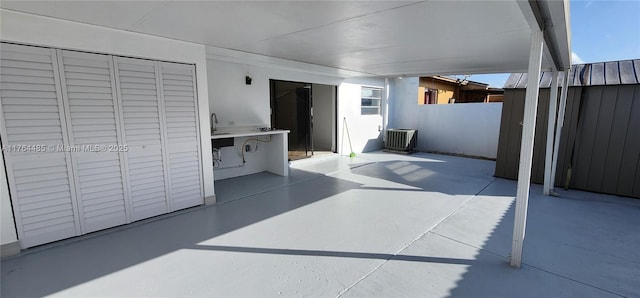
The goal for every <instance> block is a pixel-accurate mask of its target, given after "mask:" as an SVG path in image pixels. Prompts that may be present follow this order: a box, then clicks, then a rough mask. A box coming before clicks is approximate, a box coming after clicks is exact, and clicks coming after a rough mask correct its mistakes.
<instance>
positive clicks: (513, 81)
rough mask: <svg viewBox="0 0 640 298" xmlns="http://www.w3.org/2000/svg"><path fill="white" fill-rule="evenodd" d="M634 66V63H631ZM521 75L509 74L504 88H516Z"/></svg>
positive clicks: (517, 73)
mask: <svg viewBox="0 0 640 298" xmlns="http://www.w3.org/2000/svg"><path fill="white" fill-rule="evenodd" d="M631 67H632V68H633V65H631ZM520 77H522V73H519V72H516V73H512V74H511V75H509V78H507V80H506V81H505V82H504V88H515V86H516V85H518V81H520Z"/></svg>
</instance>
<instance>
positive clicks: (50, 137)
mask: <svg viewBox="0 0 640 298" xmlns="http://www.w3.org/2000/svg"><path fill="white" fill-rule="evenodd" d="M0 57H2V60H1V61H0V74H2V75H1V76H0V86H1V89H0V94H1V97H0V102H1V104H0V106H1V111H0V112H1V113H2V116H3V117H2V124H1V127H2V136H3V138H2V142H3V145H5V146H11V145H28V144H33V145H45V146H47V150H46V151H45V152H33V151H32V152H28V151H29V150H27V152H24V151H23V152H20V151H13V150H7V151H5V153H4V154H5V161H6V166H7V174H8V175H7V176H8V178H9V183H10V185H11V186H12V187H10V191H11V197H12V204H13V210H14V214H15V219H16V225H17V230H18V238H19V239H20V245H21V247H22V248H27V247H31V246H35V245H39V244H43V243H47V242H51V241H56V240H60V239H64V238H68V237H72V236H75V235H79V234H80V229H79V224H78V223H79V220H78V215H77V214H78V212H77V208H76V206H75V205H74V202H75V199H74V193H73V189H72V188H71V186H70V185H71V180H70V176H71V168H70V158H69V157H70V156H69V154H66V153H64V152H56V151H55V150H54V147H52V146H54V145H62V144H65V143H66V142H65V139H64V138H65V135H63V133H62V132H63V131H64V130H66V128H65V127H63V122H62V121H61V119H63V114H62V110H61V109H59V105H60V103H61V102H62V97H61V92H60V89H59V86H60V85H59V78H58V76H57V67H56V64H57V61H56V55H55V51H54V50H51V49H45V48H38V47H31V46H21V45H13V44H7V43H1V44H0Z"/></svg>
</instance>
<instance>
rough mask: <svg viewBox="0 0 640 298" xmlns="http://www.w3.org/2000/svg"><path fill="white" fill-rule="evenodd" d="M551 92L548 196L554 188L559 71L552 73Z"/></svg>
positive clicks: (546, 173) (546, 167)
mask: <svg viewBox="0 0 640 298" xmlns="http://www.w3.org/2000/svg"><path fill="white" fill-rule="evenodd" d="M550 91H551V94H550V96H549V120H548V122H547V149H546V154H545V159H544V187H543V191H542V192H543V193H544V195H545V196H548V195H549V193H550V192H551V190H552V189H553V184H554V183H553V181H552V180H551V170H552V169H551V168H552V166H551V165H552V159H553V148H554V147H553V140H554V139H555V138H554V132H555V131H556V130H555V128H556V110H557V108H558V71H556V70H554V71H553V72H552V73H551V90H550Z"/></svg>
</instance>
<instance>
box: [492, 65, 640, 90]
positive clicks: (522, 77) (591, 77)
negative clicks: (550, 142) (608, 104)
mask: <svg viewBox="0 0 640 298" xmlns="http://www.w3.org/2000/svg"><path fill="white" fill-rule="evenodd" d="M639 74H640V59H636V60H623V61H610V62H600V63H589V64H575V65H573V67H571V70H570V71H569V86H598V85H620V84H639V83H640V78H639ZM558 75H559V76H560V85H561V86H562V75H561V74H558ZM526 87H527V74H526V73H513V74H511V75H510V76H509V79H507V81H506V82H505V84H504V89H514V88H515V89H521V88H526ZM549 87H551V72H546V71H545V72H543V73H541V74H540V88H549Z"/></svg>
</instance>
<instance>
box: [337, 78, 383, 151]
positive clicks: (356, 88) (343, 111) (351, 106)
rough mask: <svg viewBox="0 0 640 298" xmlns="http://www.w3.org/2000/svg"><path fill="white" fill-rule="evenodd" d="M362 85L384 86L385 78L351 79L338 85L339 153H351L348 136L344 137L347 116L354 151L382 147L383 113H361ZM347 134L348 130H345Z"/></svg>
mask: <svg viewBox="0 0 640 298" xmlns="http://www.w3.org/2000/svg"><path fill="white" fill-rule="evenodd" d="M362 86H370V87H378V88H384V79H351V80H346V81H345V82H343V83H342V84H340V86H339V87H338V153H340V154H342V155H349V153H351V149H350V148H349V141H348V139H347V137H348V136H346V135H345V136H344V138H343V137H342V132H343V130H344V129H343V128H344V125H343V123H344V119H345V118H346V119H347V120H346V122H347V127H348V129H349V136H350V137H351V144H352V146H353V152H355V153H359V152H368V151H375V150H379V149H382V146H383V141H382V133H383V132H382V128H383V127H382V125H383V121H382V118H383V116H382V115H361V112H360V110H361V109H360V108H361V88H362ZM345 134H346V132H345Z"/></svg>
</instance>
